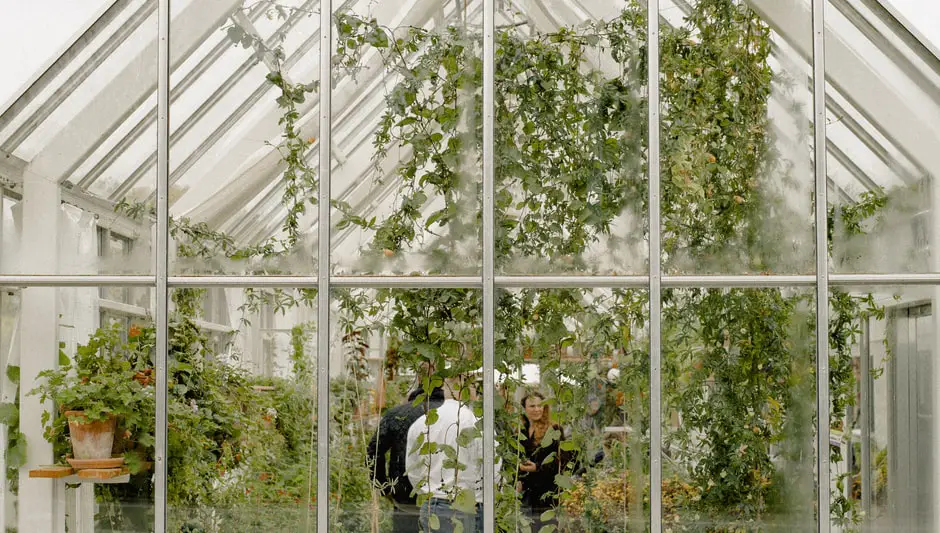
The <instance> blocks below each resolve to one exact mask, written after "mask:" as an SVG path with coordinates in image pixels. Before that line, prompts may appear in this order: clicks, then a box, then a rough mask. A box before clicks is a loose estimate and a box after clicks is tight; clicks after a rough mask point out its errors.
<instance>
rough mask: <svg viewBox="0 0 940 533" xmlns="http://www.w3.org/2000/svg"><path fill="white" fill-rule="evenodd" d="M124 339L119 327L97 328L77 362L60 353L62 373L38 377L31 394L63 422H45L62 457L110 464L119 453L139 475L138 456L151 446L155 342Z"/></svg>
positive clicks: (46, 415)
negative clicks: (50, 405)
mask: <svg viewBox="0 0 940 533" xmlns="http://www.w3.org/2000/svg"><path fill="white" fill-rule="evenodd" d="M123 334H124V332H123V330H122V328H121V327H120V326H119V325H112V326H111V327H102V328H99V329H98V330H97V331H95V333H94V334H93V335H92V336H91V337H90V338H89V339H88V342H87V343H86V344H84V345H80V346H79V347H78V349H77V351H76V354H75V358H74V360H72V359H70V358H69V357H68V356H67V355H66V354H65V352H64V351H63V350H62V348H61V347H60V350H59V367H58V368H56V369H51V370H45V371H43V372H40V373H39V378H40V379H42V380H44V381H42V382H41V383H40V384H39V386H38V387H36V388H35V389H33V390H32V391H30V392H29V394H31V395H36V394H38V395H39V396H40V399H41V400H42V401H52V402H53V403H54V404H55V408H56V411H55V413H58V415H59V416H55V415H54V414H53V412H50V411H45V412H43V414H42V422H43V425H44V426H45V430H46V431H45V436H46V439H48V440H49V441H50V442H52V443H53V444H55V445H56V448H57V450H56V451H57V455H58V456H59V457H63V458H64V457H66V456H72V457H73V458H75V459H107V458H110V457H111V453H112V450H113V449H117V450H118V451H122V452H123V453H124V454H125V455H126V456H131V455H133V457H132V458H130V460H129V461H128V465H129V466H130V468H131V470H132V471H137V470H139V469H140V468H141V467H142V465H143V463H142V460H143V459H144V457H142V456H141V454H140V453H136V454H134V452H140V451H142V450H143V449H147V448H150V447H152V446H153V439H154V437H153V430H154V421H153V413H154V389H153V386H152V381H151V380H150V379H146V377H147V376H148V375H149V373H150V372H152V371H151V370H150V369H151V368H152V349H153V345H154V343H153V336H152V334H150V333H147V334H145V333H144V332H143V331H141V330H134V329H132V330H131V332H130V333H129V334H128V338H127V340H124V339H123ZM66 428H68V435H69V437H70V438H69V440H68V441H65V440H64V436H65V434H66ZM89 439H90V440H89ZM115 445H116V446H115ZM127 458H128V457H126V459H127Z"/></svg>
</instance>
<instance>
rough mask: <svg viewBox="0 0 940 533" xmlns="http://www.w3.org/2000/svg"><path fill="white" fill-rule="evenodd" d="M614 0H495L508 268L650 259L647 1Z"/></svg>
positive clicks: (504, 263)
mask: <svg viewBox="0 0 940 533" xmlns="http://www.w3.org/2000/svg"><path fill="white" fill-rule="evenodd" d="M608 4H609V5H605V6H604V8H603V9H600V6H599V5H597V6H592V7H594V9H593V10H588V11H584V10H583V8H579V7H578V3H577V2H553V3H552V5H549V4H545V5H542V4H541V3H535V2H524V3H513V2H500V3H498V4H497V5H499V6H500V7H498V8H497V13H496V25H497V28H499V29H498V30H497V35H496V80H495V84H496V86H495V92H496V141H495V147H494V150H495V152H494V153H495V165H496V168H495V171H496V227H497V232H496V241H497V242H496V254H497V268H498V269H499V270H500V271H501V272H503V273H506V274H533V273H538V274H543V273H544V274H549V273H556V274H557V273H563V274H605V275H609V274H635V273H643V272H646V271H647V258H648V254H649V247H648V234H647V226H648V224H647V219H648V216H647V203H648V202H647V197H648V188H647V183H648V182H647V176H646V160H645V157H646V156H645V152H646V139H647V132H648V124H647V114H648V113H647V103H646V102H647V98H646V94H647V88H646V70H645V43H646V11H645V2H609V3H608ZM641 4H642V5H641ZM520 6H524V7H520Z"/></svg>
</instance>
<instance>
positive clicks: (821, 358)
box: [813, 0, 831, 533]
mask: <svg viewBox="0 0 940 533" xmlns="http://www.w3.org/2000/svg"><path fill="white" fill-rule="evenodd" d="M825 7H826V0H813V113H814V117H813V126H814V146H815V149H816V150H815V155H814V161H815V163H816V169H815V170H816V197H815V203H816V437H817V440H816V480H817V487H816V497H817V501H816V508H817V509H818V511H817V520H818V524H819V532H820V533H829V531H830V528H831V523H830V520H829V486H830V479H829V476H830V471H829V469H830V465H829V241H828V227H829V224H828V218H827V214H828V212H827V208H828V195H827V192H828V190H827V189H828V183H827V181H826V48H825V45H826V34H825V28H826V22H825V12H826V9H825Z"/></svg>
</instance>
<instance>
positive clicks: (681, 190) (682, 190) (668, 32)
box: [660, 0, 814, 274]
mask: <svg viewBox="0 0 940 533" xmlns="http://www.w3.org/2000/svg"><path fill="white" fill-rule="evenodd" d="M660 15H661V16H662V17H664V19H665V21H666V24H664V25H663V27H662V32H661V37H660V47H661V52H662V57H661V62H660V70H661V75H660V83H661V87H662V89H661V92H662V107H661V110H662V130H661V131H662V136H661V137H662V138H661V150H662V154H661V164H662V169H661V180H662V189H661V192H662V226H663V235H662V242H663V261H664V264H665V269H666V271H667V272H668V273H673V274H715V273H720V274H744V273H778V274H779V273H786V274H799V273H811V272H813V270H814V266H813V259H814V244H813V243H814V233H813V208H812V205H811V199H812V193H813V183H814V177H813V166H812V159H811V154H812V131H813V130H812V111H813V108H812V91H811V88H812V85H811V84H810V80H809V77H808V76H807V72H808V66H807V64H806V61H805V60H804V57H808V56H809V54H810V51H811V44H812V39H811V35H810V33H809V28H810V27H811V17H810V10H809V4H808V3H806V2H803V1H801V0H756V1H754V2H744V1H741V0H726V1H721V2H712V1H705V0H693V1H691V2H681V1H672V0H666V1H665V2H663V3H662V4H661V8H660Z"/></svg>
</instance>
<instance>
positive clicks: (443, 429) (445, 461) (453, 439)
mask: <svg viewBox="0 0 940 533" xmlns="http://www.w3.org/2000/svg"><path fill="white" fill-rule="evenodd" d="M478 426H479V427H478ZM405 471H406V472H407V473H408V479H409V481H411V484H412V486H413V487H414V488H415V492H416V493H417V495H418V505H419V506H420V507H421V517H420V520H421V530H422V531H430V530H434V531H436V532H437V533H451V532H456V533H459V532H461V531H462V532H463V533H474V532H479V531H482V530H483V527H482V525H483V507H482V502H483V439H482V424H480V419H479V418H478V417H477V416H476V415H475V414H474V413H473V409H472V408H471V407H470V405H468V404H466V403H461V402H459V401H457V400H453V399H447V400H444V403H443V404H441V406H440V407H438V408H437V409H431V410H430V411H429V412H428V414H426V415H424V416H422V417H420V418H419V419H418V420H416V421H415V423H414V424H412V425H411V427H410V428H409V430H408V455H407V456H406V459H405ZM458 524H460V525H458Z"/></svg>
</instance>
